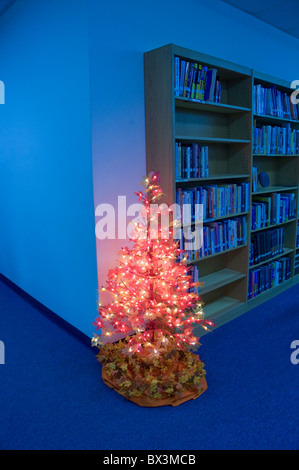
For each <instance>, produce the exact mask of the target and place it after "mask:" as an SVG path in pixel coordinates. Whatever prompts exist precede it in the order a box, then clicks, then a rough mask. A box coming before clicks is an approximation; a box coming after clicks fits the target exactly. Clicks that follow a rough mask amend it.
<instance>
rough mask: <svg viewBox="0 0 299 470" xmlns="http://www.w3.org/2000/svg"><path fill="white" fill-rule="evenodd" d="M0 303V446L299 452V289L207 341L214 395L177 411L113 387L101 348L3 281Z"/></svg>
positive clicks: (203, 354)
mask: <svg viewBox="0 0 299 470" xmlns="http://www.w3.org/2000/svg"><path fill="white" fill-rule="evenodd" d="M0 305H1V315H0V340H2V341H4V343H5V346H6V364H5V365H0V449H10V450H14V449H19V450H23V449H24V450H27V449H33V450H35V449H50V450H51V449H65V450H68V449H86V450H89V449H94V450H138V449H143V450H199V449H298V448H299V418H298V416H299V365H298V366H295V365H293V364H292V363H291V362H290V354H291V350H290V344H291V342H292V341H293V340H295V339H297V340H299V288H298V287H293V288H292V289H290V290H288V291H287V292H286V293H284V294H281V295H279V296H277V297H276V298H275V299H273V300H270V301H268V302H267V303H266V304H264V305H263V306H261V307H258V308H256V309H254V310H252V311H250V312H248V313H246V314H245V315H243V316H241V317H239V318H237V319H236V320H234V321H233V322H231V323H229V324H227V325H225V326H223V327H221V328H219V329H218V330H216V331H215V332H213V333H212V334H209V335H207V336H204V337H203V338H202V340H201V342H202V346H201V348H200V357H201V359H202V360H203V361H204V362H205V364H206V370H207V381H208V386H209V389H208V391H207V392H205V393H204V394H203V395H202V396H201V397H200V398H198V399H197V400H195V401H192V402H187V403H185V404H184V405H181V406H179V407H177V408H172V407H164V408H154V409H150V408H140V407H138V406H137V405H134V404H133V403H130V402H129V401H127V400H126V399H124V398H123V397H121V396H119V395H118V394H116V393H115V392H114V391H112V390H110V389H109V388H107V387H106V386H105V385H104V384H103V382H102V380H101V366H100V364H98V362H97V361H96V358H95V353H96V351H95V350H94V349H91V348H89V347H87V346H86V345H84V344H83V343H82V342H81V341H80V340H79V339H77V338H76V337H74V336H72V335H71V334H69V333H68V332H66V331H65V330H64V329H62V328H61V327H59V326H58V325H57V324H55V323H53V322H52V321H51V320H50V319H49V318H47V316H45V315H43V314H42V313H41V312H40V311H39V310H38V309H37V308H36V307H33V306H32V305H31V304H30V303H29V302H28V301H27V300H25V299H23V298H22V297H21V296H19V295H18V294H17V293H16V292H14V291H13V290H12V289H10V288H9V287H8V286H7V285H6V284H4V283H2V282H0ZM90 321H91V322H92V321H93V318H91V319H90Z"/></svg>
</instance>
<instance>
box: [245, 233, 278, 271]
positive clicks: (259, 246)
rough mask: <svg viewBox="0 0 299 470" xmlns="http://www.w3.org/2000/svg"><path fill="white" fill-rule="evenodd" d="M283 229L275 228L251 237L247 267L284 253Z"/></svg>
mask: <svg viewBox="0 0 299 470" xmlns="http://www.w3.org/2000/svg"><path fill="white" fill-rule="evenodd" d="M284 241H285V228H284V227H281V228H276V229H273V230H266V231H263V232H259V233H256V234H254V235H253V236H252V237H251V244H250V256H249V266H253V265H255V264H258V263H262V262H264V261H267V260H268V259H271V258H273V257H274V256H277V255H279V254H283V253H284Z"/></svg>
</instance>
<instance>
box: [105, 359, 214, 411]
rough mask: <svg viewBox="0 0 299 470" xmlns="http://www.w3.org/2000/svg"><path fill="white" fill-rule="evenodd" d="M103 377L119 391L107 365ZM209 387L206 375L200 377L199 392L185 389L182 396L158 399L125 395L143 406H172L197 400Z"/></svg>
mask: <svg viewBox="0 0 299 470" xmlns="http://www.w3.org/2000/svg"><path fill="white" fill-rule="evenodd" d="M102 378H103V382H104V383H105V384H106V385H107V386H108V387H110V388H112V389H113V390H115V391H116V392H118V393H119V387H117V385H116V384H114V383H113V380H112V379H111V378H110V377H108V375H107V373H106V371H105V367H103V369H102ZM207 388H208V385H207V382H206V378H205V377H201V378H200V391H199V392H198V391H197V392H195V391H190V390H184V391H183V392H182V395H181V397H180V398H177V397H173V398H171V397H169V398H164V399H163V398H162V399H158V398H151V397H147V396H143V397H134V398H133V397H130V398H129V397H125V398H127V400H129V401H132V402H133V403H135V404H136V405H139V406H143V407H148V408H155V407H158V406H167V405H171V406H179V405H181V404H183V403H185V402H186V401H189V400H196V398H198V397H199V396H200V395H202V394H203V393H204V392H205V391H206V390H207Z"/></svg>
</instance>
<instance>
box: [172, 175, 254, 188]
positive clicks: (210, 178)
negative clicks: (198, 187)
mask: <svg viewBox="0 0 299 470" xmlns="http://www.w3.org/2000/svg"><path fill="white" fill-rule="evenodd" d="M246 178H250V175H249V174H244V175H233V174H230V175H224V174H222V175H212V176H206V177H202V178H189V179H182V180H176V184H177V185H180V184H184V183H187V184H189V185H190V183H201V182H209V181H217V180H230V181H231V180H234V179H246Z"/></svg>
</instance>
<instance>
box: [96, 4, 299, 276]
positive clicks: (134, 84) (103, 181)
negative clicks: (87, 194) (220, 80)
mask: <svg viewBox="0 0 299 470" xmlns="http://www.w3.org/2000/svg"><path fill="white" fill-rule="evenodd" d="M89 18H90V26H89V34H90V66H91V68H90V70H91V73H90V77H91V109H92V131H93V160H94V185H95V205H96V206H97V205H98V204H101V203H102V202H108V203H112V204H114V205H116V202H117V195H118V194H120V195H127V196H128V203H131V202H135V196H134V195H133V192H134V191H136V190H138V189H139V182H140V181H141V177H142V175H143V174H144V172H145V120H144V89H143V86H144V85H143V83H144V77H143V53H144V52H145V51H148V50H151V49H154V48H157V47H160V46H163V45H165V44H169V43H174V44H177V45H179V46H183V47H187V48H190V49H194V50H198V51H201V52H203V53H206V54H210V55H213V56H216V57H220V58H223V59H226V60H228V61H231V62H235V63H237V64H241V65H244V66H247V67H250V68H255V69H256V70H259V71H261V72H264V73H268V74H271V75H274V76H278V77H280V78H284V79H286V80H290V82H291V81H292V80H295V79H299V66H298V61H297V60H296V57H297V56H298V48H299V41H298V40H297V39H295V38H292V37H291V36H289V35H287V34H284V33H282V32H280V31H278V30H276V29H275V28H273V27H271V26H268V25H267V24H265V23H262V22H261V21H258V20H256V19H255V18H253V17H252V16H250V15H247V14H245V13H243V12H241V11H239V10H237V9H235V8H233V7H231V6H229V5H227V4H225V3H223V2H221V1H220V0H185V1H184V2H182V1H181V0H145V1H138V0H127V1H126V2H123V1H119V0H115V1H113V2H105V3H103V2H100V1H97V0H89ZM96 220H99V219H98V218H96ZM122 245H124V242H123V241H119V242H113V241H110V240H105V241H97V249H98V270H99V279H100V283H101V284H103V283H104V282H105V277H106V275H107V269H108V268H109V267H111V266H112V265H115V264H116V255H117V251H118V249H119V248H120V247H121V246H122Z"/></svg>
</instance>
